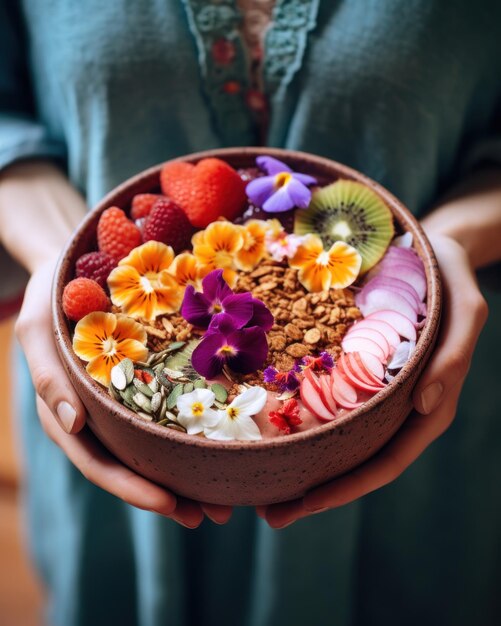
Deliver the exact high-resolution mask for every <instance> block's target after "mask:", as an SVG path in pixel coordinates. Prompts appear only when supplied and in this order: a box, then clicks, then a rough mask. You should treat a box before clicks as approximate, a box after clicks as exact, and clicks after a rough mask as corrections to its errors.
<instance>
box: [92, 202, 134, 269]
mask: <svg viewBox="0 0 501 626" xmlns="http://www.w3.org/2000/svg"><path fill="white" fill-rule="evenodd" d="M141 243H142V237H141V231H140V230H139V228H138V227H137V226H136V225H135V224H134V222H131V220H129V219H128V218H127V216H126V215H125V213H124V212H123V211H122V209H119V208H118V207H115V206H114V207H110V208H109V209H106V211H104V212H103V214H102V215H101V217H100V218H99V223H98V225H97V244H98V247H99V250H100V251H101V252H106V253H107V254H109V255H110V256H111V257H113V259H114V260H115V261H116V262H117V263H118V262H119V261H120V260H121V259H123V258H124V257H126V256H127V255H128V254H129V252H130V251H131V250H132V249H133V248H136V247H137V246H139V245H141Z"/></svg>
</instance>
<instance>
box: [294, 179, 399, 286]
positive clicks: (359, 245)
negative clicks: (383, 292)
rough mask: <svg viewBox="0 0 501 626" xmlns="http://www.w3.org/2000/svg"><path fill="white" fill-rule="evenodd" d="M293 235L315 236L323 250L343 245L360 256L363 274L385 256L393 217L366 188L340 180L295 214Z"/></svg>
mask: <svg viewBox="0 0 501 626" xmlns="http://www.w3.org/2000/svg"><path fill="white" fill-rule="evenodd" d="M294 232H295V233H296V234H297V235H306V234H308V233H315V234H317V235H319V236H320V237H321V239H322V241H323V242H324V246H326V247H330V246H331V245H332V244H333V243H334V242H335V241H345V242H346V243H348V244H349V245H350V246H353V247H354V248H355V249H356V250H358V252H359V253H360V255H361V257H362V267H361V268H360V273H361V274H363V273H364V272H367V271H368V270H370V268H371V267H373V266H374V265H376V263H377V262H378V261H379V259H380V258H381V257H382V256H383V254H384V253H385V251H386V248H387V247H388V245H389V243H390V241H391V239H392V237H393V234H394V227H393V216H392V214H391V211H390V209H389V207H388V206H387V205H386V204H385V203H384V201H383V200H382V199H381V198H380V197H379V196H378V194H377V193H376V192H374V191H372V189H370V187H367V186H366V185H364V184H362V183H357V182H355V181H352V180H342V179H341V180H338V181H336V182H335V183H332V184H330V185H327V186H326V187H322V188H321V189H318V190H317V191H314V192H313V194H312V198H311V203H310V206H309V207H308V208H307V209H306V210H305V211H296V215H295V218H294Z"/></svg>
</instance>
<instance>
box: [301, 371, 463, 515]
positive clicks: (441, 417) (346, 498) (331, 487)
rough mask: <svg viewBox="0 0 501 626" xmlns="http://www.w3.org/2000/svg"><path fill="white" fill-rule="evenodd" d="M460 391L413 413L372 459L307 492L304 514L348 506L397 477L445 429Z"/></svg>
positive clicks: (458, 389)
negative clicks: (430, 409) (422, 411)
mask: <svg viewBox="0 0 501 626" xmlns="http://www.w3.org/2000/svg"><path fill="white" fill-rule="evenodd" d="M460 391H461V383H458V384H457V385H456V387H455V388H454V389H453V390H452V392H451V393H450V394H449V395H448V396H447V398H446V399H445V400H444V401H443V402H442V403H441V404H440V406H439V407H438V408H437V409H436V410H435V411H434V412H433V413H431V414H429V415H421V414H419V413H412V414H411V415H410V416H409V417H408V418H407V420H406V421H405V422H404V425H403V426H402V428H401V429H400V430H399V431H398V433H397V434H396V435H395V437H394V438H393V439H392V440H391V441H390V442H389V443H388V444H387V445H386V446H385V447H384V448H383V449H382V450H381V451H380V452H379V453H378V454H377V455H376V456H375V457H373V458H372V459H371V460H369V461H368V462H367V463H364V464H363V465H361V466H360V467H358V468H356V469H354V470H353V471H352V472H350V473H349V474H346V475H345V476H342V477H341V478H338V479H336V480H333V481H331V482H329V483H326V484H325V485H321V486H320V487H317V488H316V489H313V490H312V491H310V492H309V493H307V494H306V496H305V497H304V498H303V504H304V509H305V514H308V513H312V512H319V511H320V510H321V509H325V508H334V507H338V506H342V505H344V504H348V503H349V502H352V501H353V500H356V499H358V498H361V497H362V496H364V495H366V494H368V493H370V492H372V491H375V490H376V489H379V488H380V487H383V486H385V485H387V484H388V483H390V482H392V481H393V480H395V479H396V478H398V477H399V476H400V475H401V474H402V472H403V471H404V470H405V469H406V468H407V467H409V465H411V464H412V463H413V462H414V461H415V460H416V459H417V458H418V457H419V456H420V455H421V454H422V453H423V451H424V450H425V449H426V448H427V447H428V446H429V445H430V443H432V441H434V440H435V439H437V437H439V436H440V435H441V434H442V433H443V432H444V431H445V430H446V429H447V428H448V426H449V425H450V423H451V422H452V420H453V419H454V415H455V413H456V408H457V403H458V399H459V394H460Z"/></svg>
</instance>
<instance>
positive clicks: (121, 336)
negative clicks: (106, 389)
mask: <svg viewBox="0 0 501 626" xmlns="http://www.w3.org/2000/svg"><path fill="white" fill-rule="evenodd" d="M146 340H147V335H146V331H145V329H144V328H143V326H141V324H138V323H137V322H135V321H134V320H133V319H131V318H130V317H127V316H125V315H115V314H114V313H103V312H101V311H95V312H94V313H89V315H86V316H85V317H83V318H82V319H81V320H80V321H79V322H78V324H77V325H76V327H75V334H74V335H73V350H74V351H75V354H76V355H77V356H78V357H80V358H81V359H82V360H83V361H88V363H87V368H86V369H87V372H88V373H89V374H90V375H91V376H92V378H93V379H94V380H97V382H98V383H101V384H102V385H106V386H108V385H109V383H110V376H111V369H112V368H113V366H115V365H116V364H117V363H120V361H123V359H131V360H132V361H144V360H145V359H147V358H148V348H147V347H146Z"/></svg>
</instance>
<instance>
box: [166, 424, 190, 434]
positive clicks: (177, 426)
mask: <svg viewBox="0 0 501 626" xmlns="http://www.w3.org/2000/svg"><path fill="white" fill-rule="evenodd" d="M165 428H170V429H172V430H178V431H179V432H180V433H185V432H186V428H183V427H182V426H181V424H165Z"/></svg>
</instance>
